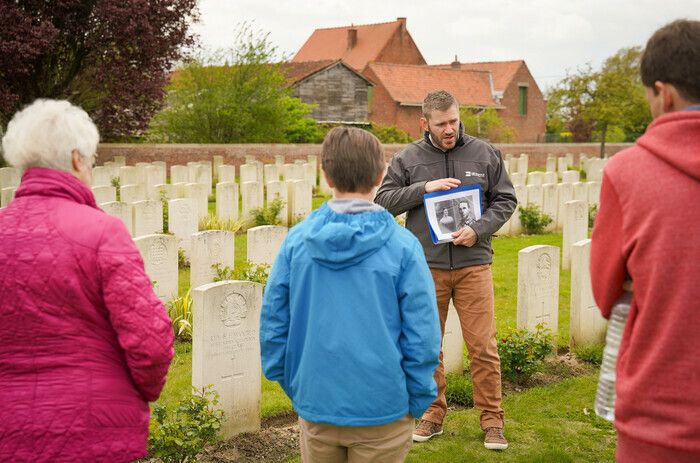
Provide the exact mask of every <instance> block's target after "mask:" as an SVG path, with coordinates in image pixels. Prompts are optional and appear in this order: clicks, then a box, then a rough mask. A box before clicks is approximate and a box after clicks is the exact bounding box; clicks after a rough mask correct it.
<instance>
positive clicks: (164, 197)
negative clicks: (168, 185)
mask: <svg viewBox="0 0 700 463" xmlns="http://www.w3.org/2000/svg"><path fill="white" fill-rule="evenodd" d="M159 196H160V203H161V204H162V205H163V233H165V234H166V235H167V234H169V233H170V229H169V228H168V201H169V200H170V198H169V197H168V193H167V192H166V191H165V190H160V195H159Z"/></svg>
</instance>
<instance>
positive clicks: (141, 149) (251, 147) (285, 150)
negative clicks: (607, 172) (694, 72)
mask: <svg viewBox="0 0 700 463" xmlns="http://www.w3.org/2000/svg"><path fill="white" fill-rule="evenodd" d="M404 146H405V145H398V144H391V145H384V155H385V157H386V159H387V161H388V160H390V159H391V157H392V156H393V155H394V154H395V153H397V152H398V151H399V150H401V149H402V148H403V147H404ZM496 146H497V147H498V148H499V149H500V150H501V152H502V153H503V155H504V156H505V155H506V154H513V155H514V156H519V155H520V154H521V153H527V154H528V155H529V156H530V162H529V166H530V168H531V169H535V168H544V167H545V165H546V159H547V155H548V154H549V153H551V154H554V155H555V156H563V155H565V154H566V153H573V154H574V155H575V156H574V158H575V161H577V160H578V158H579V154H586V155H587V156H588V157H593V156H598V152H599V150H600V145H598V144H597V143H576V144H573V143H571V144H567V143H531V144H526V143H520V144H500V145H496ZM628 146H631V144H630V143H609V144H607V145H606V153H607V154H608V155H613V154H615V153H616V152H618V151H620V150H621V149H624V148H626V147H628ZM97 152H98V159H97V162H98V164H102V163H103V162H105V161H110V160H112V157H113V156H125V157H126V163H127V164H129V165H134V164H136V163H137V162H152V161H165V163H166V164H167V166H168V168H170V166H172V165H177V164H179V165H186V164H187V162H189V161H206V160H212V158H213V156H214V155H220V156H223V157H224V163H225V164H232V165H236V166H238V165H241V164H243V163H245V156H246V155H250V156H255V157H256V158H257V159H258V160H260V161H262V162H265V163H272V162H275V155H278V154H279V155H282V156H284V157H285V162H290V163H291V162H294V160H295V159H305V158H306V156H307V155H309V154H315V155H317V156H319V158H320V155H321V145H293V144H248V145H129V144H107V143H103V144H101V145H100V146H99V148H98V150H97Z"/></svg>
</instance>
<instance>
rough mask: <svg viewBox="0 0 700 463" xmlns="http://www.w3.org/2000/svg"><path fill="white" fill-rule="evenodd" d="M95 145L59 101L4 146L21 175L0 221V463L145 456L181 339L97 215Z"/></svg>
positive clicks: (90, 129)
mask: <svg viewBox="0 0 700 463" xmlns="http://www.w3.org/2000/svg"><path fill="white" fill-rule="evenodd" d="M98 141H99V134H98V132H97V128H96V127H95V125H94V124H93V123H92V121H91V120H90V118H89V117H88V115H87V114H86V113H85V112H84V111H83V110H82V109H80V108H78V107H75V106H73V105H71V104H70V103H68V102H67V101H54V100H37V101H36V102H34V103H33V104H32V105H30V106H28V107H27V108H25V109H24V110H22V111H20V112H18V113H17V114H16V115H15V116H14V118H13V119H12V120H11V121H10V123H9V125H8V127H7V133H6V135H5V137H4V138H3V140H2V143H3V149H4V155H5V159H6V160H7V161H8V162H9V163H10V164H12V165H13V166H15V167H16V168H18V169H20V170H21V171H23V172H24V175H23V177H22V182H21V184H20V186H19V188H18V189H17V192H16V195H15V199H14V201H13V202H12V203H10V205H9V206H8V207H7V208H4V209H2V210H0V391H1V392H0V394H1V395H0V397H2V399H1V402H2V403H1V405H0V461H13V462H25V461H31V462H39V461H42V462H43V461H47V462H48V461H50V462H88V461H89V462H98V461H105V462H125V461H132V460H135V459H137V458H140V457H143V456H145V455H146V442H147V436H148V421H149V408H148V402H149V401H153V400H156V399H157V398H158V396H159V395H160V391H161V389H162V388H163V384H164V383H165V375H166V373H167V371H168V366H169V365H170V361H171V359H172V357H173V346H172V344H173V332H172V328H171V325H170V321H169V319H168V316H167V313H166V312H165V310H164V308H163V305H162V304H161V302H160V301H159V300H158V298H157V297H156V295H155V294H154V293H153V290H152V289H151V282H150V280H149V278H148V277H147V276H146V274H145V272H144V267H143V261H142V259H141V257H140V255H139V253H138V250H137V248H136V246H135V245H134V243H133V241H132V240H131V238H130V236H129V233H128V232H127V230H126V228H125V226H124V225H123V224H122V222H121V221H120V220H119V219H116V218H113V217H111V216H109V215H107V214H105V213H104V212H102V211H101V210H100V209H98V208H97V206H96V205H95V198H94V196H93V194H92V191H91V190H90V183H91V176H92V165H93V163H94V160H95V150H96V149H97V143H98Z"/></svg>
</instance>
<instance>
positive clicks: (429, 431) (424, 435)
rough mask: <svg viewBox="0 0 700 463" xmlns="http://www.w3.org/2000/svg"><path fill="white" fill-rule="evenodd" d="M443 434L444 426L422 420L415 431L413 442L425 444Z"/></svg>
mask: <svg viewBox="0 0 700 463" xmlns="http://www.w3.org/2000/svg"><path fill="white" fill-rule="evenodd" d="M440 434H442V425H441V424H437V423H433V422H432V421H425V420H420V421H419V422H418V426H416V429H415V430H414V431H413V442H425V441H427V440H428V439H430V438H431V437H433V436H439V435H440Z"/></svg>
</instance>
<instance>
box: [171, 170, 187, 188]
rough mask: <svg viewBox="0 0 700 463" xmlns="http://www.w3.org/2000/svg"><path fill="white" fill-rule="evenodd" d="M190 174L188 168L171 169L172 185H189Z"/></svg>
mask: <svg viewBox="0 0 700 463" xmlns="http://www.w3.org/2000/svg"><path fill="white" fill-rule="evenodd" d="M189 182H190V173H189V168H188V167H187V166H171V167H170V183H171V184H175V183H189Z"/></svg>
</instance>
